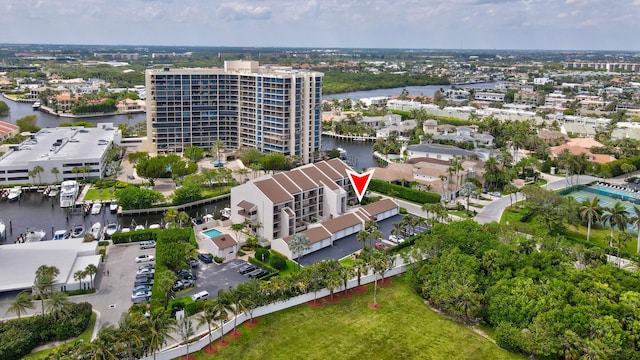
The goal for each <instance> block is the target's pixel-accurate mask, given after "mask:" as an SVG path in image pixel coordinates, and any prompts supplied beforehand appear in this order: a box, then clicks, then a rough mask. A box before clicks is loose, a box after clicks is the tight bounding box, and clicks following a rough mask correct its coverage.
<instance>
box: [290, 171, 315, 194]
mask: <svg viewBox="0 0 640 360" xmlns="http://www.w3.org/2000/svg"><path fill="white" fill-rule="evenodd" d="M284 175H286V176H287V177H288V178H289V179H290V180H291V181H293V182H294V183H295V184H296V185H297V186H298V187H299V188H301V189H302V190H303V191H306V190H311V189H316V188H318V184H316V183H314V182H313V181H311V179H309V178H308V177H307V176H306V175H305V174H304V173H302V171H300V170H291V171H287V172H286V173H284Z"/></svg>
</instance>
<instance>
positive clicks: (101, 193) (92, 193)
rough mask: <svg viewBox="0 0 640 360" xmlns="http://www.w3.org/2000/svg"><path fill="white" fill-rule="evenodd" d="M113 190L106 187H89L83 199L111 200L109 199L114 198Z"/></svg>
mask: <svg viewBox="0 0 640 360" xmlns="http://www.w3.org/2000/svg"><path fill="white" fill-rule="evenodd" d="M115 198H116V196H115V192H114V191H113V188H112V187H110V188H106V189H96V188H91V189H89V190H88V191H87V194H86V195H85V196H84V199H83V200H86V201H95V200H102V201H105V200H111V199H115Z"/></svg>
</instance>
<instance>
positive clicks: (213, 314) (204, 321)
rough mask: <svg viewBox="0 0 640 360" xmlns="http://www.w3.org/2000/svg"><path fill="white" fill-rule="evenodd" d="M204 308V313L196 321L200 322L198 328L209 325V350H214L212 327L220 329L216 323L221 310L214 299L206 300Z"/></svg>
mask: <svg viewBox="0 0 640 360" xmlns="http://www.w3.org/2000/svg"><path fill="white" fill-rule="evenodd" d="M202 307H203V308H202V312H201V313H199V314H198V316H197V317H196V320H197V321H198V326H202V325H207V328H208V329H209V331H208V332H207V334H208V336H209V348H213V347H214V346H213V344H212V342H213V339H212V338H211V332H212V330H211V326H215V327H216V328H217V327H218V325H217V324H216V321H217V320H218V318H219V317H220V309H219V308H218V307H216V303H215V300H212V299H207V300H205V301H204V303H203V306H202Z"/></svg>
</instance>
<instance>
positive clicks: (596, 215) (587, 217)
mask: <svg viewBox="0 0 640 360" xmlns="http://www.w3.org/2000/svg"><path fill="white" fill-rule="evenodd" d="M579 211H580V217H581V218H582V221H586V222H587V241H589V238H590V237H591V224H593V221H594V220H595V221H600V215H601V214H602V207H601V206H600V198H599V197H597V196H596V197H594V198H592V199H591V200H585V201H583V202H582V206H580V209H579Z"/></svg>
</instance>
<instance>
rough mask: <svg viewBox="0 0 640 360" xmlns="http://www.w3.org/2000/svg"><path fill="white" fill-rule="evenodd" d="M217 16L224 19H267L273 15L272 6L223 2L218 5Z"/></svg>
mask: <svg viewBox="0 0 640 360" xmlns="http://www.w3.org/2000/svg"><path fill="white" fill-rule="evenodd" d="M217 17H218V18H220V19H224V20H244V19H256V20H265V19H269V18H270V17H271V8H269V7H267V6H257V5H251V4H243V3H237V2H233V3H223V4H221V5H220V6H219V7H218V11H217Z"/></svg>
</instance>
